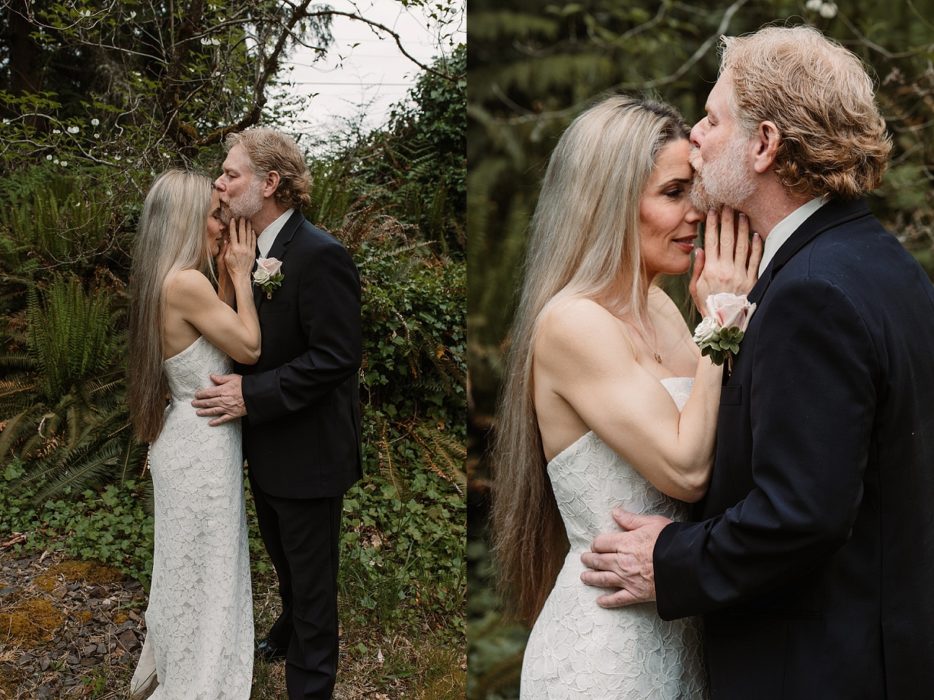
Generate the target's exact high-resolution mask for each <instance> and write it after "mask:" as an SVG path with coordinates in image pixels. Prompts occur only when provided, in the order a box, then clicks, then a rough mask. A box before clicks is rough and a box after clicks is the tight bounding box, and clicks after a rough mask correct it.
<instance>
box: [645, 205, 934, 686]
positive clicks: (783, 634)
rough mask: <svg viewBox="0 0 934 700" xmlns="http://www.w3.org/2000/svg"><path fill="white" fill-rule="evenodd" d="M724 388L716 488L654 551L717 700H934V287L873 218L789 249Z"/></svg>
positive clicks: (809, 229)
mask: <svg viewBox="0 0 934 700" xmlns="http://www.w3.org/2000/svg"><path fill="white" fill-rule="evenodd" d="M750 300H751V301H754V302H756V303H757V304H758V308H757V309H756V311H755V313H754V315H753V317H752V319H751V322H750V325H749V328H748V330H747V333H746V337H745V339H744V340H743V343H742V346H741V348H740V352H739V355H738V356H737V358H736V362H735V365H734V371H733V373H732V376H730V378H729V380H728V381H727V382H726V383H725V386H724V387H723V393H722V396H721V406H720V418H719V425H718V432H717V453H716V461H715V465H714V470H713V476H712V480H711V484H710V490H709V492H708V494H707V496H706V498H705V500H703V501H702V502H701V503H700V504H699V508H698V512H697V515H698V516H699V518H700V519H701V521H700V522H695V523H675V524H672V525H670V526H668V527H666V528H665V529H664V530H663V531H662V533H661V535H660V537H659V539H658V542H657V544H656V547H655V553H654V563H655V576H656V589H657V597H658V610H659V614H660V615H661V616H662V617H664V618H666V619H671V618H676V617H682V616H685V615H694V614H699V613H703V614H705V637H706V647H705V648H706V653H707V660H708V668H709V671H710V679H711V687H712V691H713V695H714V698H716V699H717V700H721V699H723V698H727V699H736V700H747V699H748V698H755V699H756V700H769V699H772V698H774V699H778V698H782V699H787V700H799V699H802V698H803V699H810V698H815V699H820V700H860V699H862V698H865V699H866V700H879V699H880V698H890V699H893V700H901V699H904V698H931V697H934V632H932V627H934V288H932V285H931V283H930V281H929V280H928V279H927V277H926V276H925V274H924V272H923V271H922V269H921V268H920V267H919V266H918V264H917V263H916V262H915V261H914V260H913V259H912V258H911V256H910V255H909V254H908V253H907V252H905V250H904V249H903V248H902V246H901V245H900V244H899V243H898V241H897V240H896V239H895V238H894V237H893V236H891V235H890V234H889V233H887V232H886V231H885V230H883V228H882V227H881V225H880V224H879V222H878V221H877V220H876V219H875V218H874V217H873V216H872V215H871V214H870V213H869V210H868V208H867V207H866V204H865V203H864V202H862V201H855V202H852V201H851V202H843V201H831V202H829V203H827V204H826V205H824V206H823V207H822V208H821V209H819V210H818V211H817V212H815V213H814V214H813V215H812V216H811V217H810V218H809V219H808V220H807V221H806V222H805V223H804V224H803V225H802V226H801V227H800V228H799V229H798V230H797V231H796V232H795V233H794V234H793V235H792V236H791V238H790V239H789V240H788V241H787V242H786V243H785V244H784V245H783V246H782V247H781V248H780V249H779V251H778V253H777V254H776V257H775V258H774V260H773V261H772V262H771V263H770V265H769V267H768V268H767V269H766V270H765V271H764V274H763V276H762V278H761V279H760V280H759V282H758V283H757V285H756V286H755V288H754V289H753V290H752V292H751V294H750Z"/></svg>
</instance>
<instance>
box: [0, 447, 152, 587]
mask: <svg viewBox="0 0 934 700" xmlns="http://www.w3.org/2000/svg"><path fill="white" fill-rule="evenodd" d="M24 474H25V470H24V468H23V463H22V462H20V461H19V460H12V461H11V462H9V463H8V464H7V466H6V468H5V469H4V470H3V472H2V473H0V536H5V535H8V534H10V533H14V532H20V533H27V540H26V542H25V543H20V544H17V545H15V548H14V551H42V550H45V549H52V550H62V551H64V552H66V553H67V554H68V555H69V556H72V557H78V558H81V559H86V560H96V561H100V562H102V563H105V564H109V565H111V566H113V567H115V568H117V569H119V570H120V571H122V572H123V573H125V574H127V575H129V576H132V577H133V578H136V579H138V580H140V581H142V582H144V584H146V585H148V581H149V574H150V572H151V571H152V537H153V527H152V517H151V516H150V515H148V514H147V513H146V511H145V504H146V502H147V489H148V485H146V484H143V483H140V482H137V481H135V480H133V479H128V480H127V481H125V482H124V483H122V484H119V485H117V484H110V485H108V486H106V487H105V488H104V489H103V490H101V491H95V490H84V491H75V490H72V489H71V488H65V489H64V490H63V491H62V492H61V494H60V495H61V497H60V498H55V499H48V500H42V501H37V500H36V498H35V497H36V496H37V494H38V486H35V487H33V488H27V489H26V490H23V489H22V488H15V487H14V485H15V484H17V483H18V482H19V481H20V480H21V478H22V477H23V475H24Z"/></svg>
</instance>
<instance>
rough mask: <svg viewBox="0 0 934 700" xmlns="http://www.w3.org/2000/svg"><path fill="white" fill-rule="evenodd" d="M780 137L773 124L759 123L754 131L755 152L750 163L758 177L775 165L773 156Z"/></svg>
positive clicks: (767, 122) (776, 150) (776, 151)
mask: <svg viewBox="0 0 934 700" xmlns="http://www.w3.org/2000/svg"><path fill="white" fill-rule="evenodd" d="M781 140H782V137H781V134H780V133H779V131H778V127H777V126H775V122H769V121H765V122H759V128H758V129H757V130H756V138H755V144H756V151H755V156H754V159H753V161H752V167H753V170H755V171H756V172H757V173H759V174H760V175H761V174H762V173H764V172H767V171H768V170H769V169H770V168H771V167H772V166H773V165H774V164H775V155H776V154H777V153H778V145H779V143H781Z"/></svg>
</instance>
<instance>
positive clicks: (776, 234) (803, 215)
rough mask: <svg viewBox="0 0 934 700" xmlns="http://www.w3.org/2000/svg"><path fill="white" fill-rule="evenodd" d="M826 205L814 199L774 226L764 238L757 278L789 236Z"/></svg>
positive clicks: (818, 199) (823, 201)
mask: <svg viewBox="0 0 934 700" xmlns="http://www.w3.org/2000/svg"><path fill="white" fill-rule="evenodd" d="M826 203H827V200H826V199H824V198H823V197H815V198H814V199H812V200H811V201H810V202H808V203H807V204H802V205H801V206H800V207H798V208H797V209H795V210H794V211H793V212H791V213H790V214H789V215H788V216H786V217H785V218H784V219H782V220H781V221H779V222H778V223H777V224H775V228H773V229H772V230H771V231H770V232H769V235H768V236H766V237H765V241H764V244H765V245H764V247H763V248H762V260H760V261H759V277H762V273H763V272H764V271H765V268H767V267H768V266H769V263H770V262H772V258H774V257H775V253H777V252H778V249H779V248H781V247H782V245H783V244H784V243H785V241H787V240H788V239H789V238H791V234H793V233H794V232H795V231H797V230H798V227H799V226H801V224H803V223H804V222H805V221H806V220H807V219H808V217H810V216H811V214H813V213H814V212H816V211H817V210H818V209H820V208H821V207H822V206H824V205H825V204H826Z"/></svg>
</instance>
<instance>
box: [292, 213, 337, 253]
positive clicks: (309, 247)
mask: <svg viewBox="0 0 934 700" xmlns="http://www.w3.org/2000/svg"><path fill="white" fill-rule="evenodd" d="M292 243H293V244H297V245H298V247H299V248H300V249H303V250H305V251H306V252H312V253H313V252H321V251H328V250H330V251H331V252H337V251H344V252H346V250H347V249H346V247H345V246H344V244H343V243H341V242H340V241H339V240H338V239H337V238H336V237H335V236H334V234H332V233H331V232H329V231H327V230H325V229H323V228H320V227H318V226H315V225H314V224H313V223H311V222H310V221H308V219H305V218H304V217H303V218H302V220H301V223H300V224H299V227H298V230H297V231H296V232H295V236H293V238H292Z"/></svg>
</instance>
